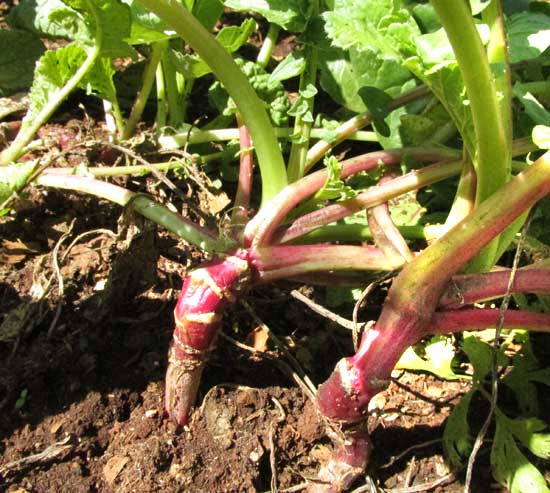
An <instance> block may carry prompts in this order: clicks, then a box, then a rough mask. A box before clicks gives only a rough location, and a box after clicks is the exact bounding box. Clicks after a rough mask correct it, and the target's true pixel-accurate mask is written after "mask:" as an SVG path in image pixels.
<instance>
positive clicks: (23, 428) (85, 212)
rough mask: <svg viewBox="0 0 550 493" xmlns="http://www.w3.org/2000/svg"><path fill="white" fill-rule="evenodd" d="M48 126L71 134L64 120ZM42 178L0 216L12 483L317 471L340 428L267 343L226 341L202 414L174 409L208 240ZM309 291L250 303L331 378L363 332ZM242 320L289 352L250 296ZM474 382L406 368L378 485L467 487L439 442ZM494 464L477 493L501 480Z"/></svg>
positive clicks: (296, 476)
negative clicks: (185, 318)
mask: <svg viewBox="0 0 550 493" xmlns="http://www.w3.org/2000/svg"><path fill="white" fill-rule="evenodd" d="M47 129H49V130H51V135H52V138H53V136H54V135H59V126H50V127H48V128H47ZM47 129H46V130H47ZM73 157H74V156H73ZM147 183H148V182H147V181H144V182H143V183H142V184H141V185H140V186H143V187H146V186H147ZM30 192H31V194H30V195H28V196H27V197H26V199H25V200H22V201H21V202H20V203H18V204H17V209H18V212H17V214H16V215H13V216H8V217H7V218H4V219H3V220H2V224H0V237H1V238H2V249H1V253H0V255H1V256H2V265H1V267H0V307H1V308H0V310H1V313H2V314H3V318H2V324H1V325H0V358H1V361H2V365H1V366H0V400H1V402H0V408H1V409H0V410H1V414H0V440H1V441H0V452H1V453H2V458H1V459H0V476H1V480H0V491H3V492H4V491H6V492H11V493H14V492H18V493H23V492H29V493H31V492H32V493H40V492H62V491H71V492H105V493H108V492H161V491H162V492H168V491H169V492H190V493H192V492H197V493H198V492H203V491H214V492H262V491H274V489H273V488H274V485H276V487H277V488H278V489H279V491H285V489H286V488H292V487H298V486H300V485H304V484H305V482H306V481H307V480H308V479H311V478H314V477H315V472H316V470H317V469H318V467H319V464H320V463H322V462H323V461H324V460H325V459H326V458H327V456H328V454H329V452H330V449H331V444H330V441H329V440H328V439H327V438H326V435H325V430H324V427H323V424H322V422H321V421H320V419H319V417H318V415H317V413H316V410H315V407H314V405H313V403H312V402H311V401H310V400H309V399H308V398H307V397H306V396H304V394H303V393H302V391H301V390H300V389H299V388H298V387H296V386H295V385H294V384H293V382H292V381H291V380H290V379H289V377H288V375H287V373H285V372H281V370H280V365H278V364H276V363H274V362H273V360H272V359H271V358H265V357H262V356H261V354H262V353H261V352H259V353H257V354H251V353H249V352H247V351H243V350H242V349H240V348H238V347H236V346H234V345H231V344H229V343H227V342H226V339H220V341H219V344H218V347H217V349H216V351H214V353H213V355H212V357H211V361H210V365H209V366H208V368H207V370H206V372H205V376H204V380H203V382H202V386H201V392H200V399H199V407H197V409H196V410H195V411H194V413H193V415H192V417H191V420H190V423H189V425H187V426H185V427H178V426H176V425H175V424H174V423H172V422H170V421H168V420H167V419H165V417H164V414H163V402H162V399H163V374H164V370H165V367H166V354H167V349H168V342H169V340H170V336H171V331H172V323H173V322H172V316H171V311H172V309H173V306H174V303H175V300H176V297H177V292H178V288H179V284H180V281H181V276H182V274H183V273H184V271H185V270H186V269H188V268H190V267H191V266H192V265H195V264H196V263H197V262H199V261H200V258H199V256H198V255H197V253H196V252H194V251H193V250H191V249H190V248H189V247H188V246H187V245H185V244H184V243H183V242H178V241H177V240H175V239H174V238H173V237H171V236H170V235H167V234H166V233H165V232H164V231H161V230H157V229H156V228H155V227H154V226H152V225H151V224H150V223H147V222H145V221H142V220H140V219H139V218H138V217H135V216H131V215H129V214H128V213H127V212H125V211H121V210H120V208H117V207H116V206H113V205H111V204H109V203H107V202H103V201H99V200H97V199H95V198H90V197H86V196H82V195H76V194H61V193H59V192H55V191H45V190H39V191H38V190H30ZM198 206H200V204H199V205H198ZM54 257H57V258H58V265H59V275H60V277H58V276H57V275H56V272H55V266H54V262H53V259H54ZM60 278H62V279H63V290H62V292H61V291H60V287H59V279H60ZM297 287H298V286H295V285H290V284H281V285H277V286H271V287H264V288H261V289H257V290H255V291H253V292H252V293H251V294H250V296H249V298H248V302H249V304H250V306H251V307H252V309H253V310H254V312H255V313H256V314H257V316H259V317H260V318H261V319H262V320H263V321H264V322H265V323H266V324H268V325H269V326H270V327H271V328H272V330H273V331H274V332H275V333H276V334H277V335H278V337H279V338H280V339H281V340H283V341H284V342H285V343H286V345H287V347H288V348H289V350H290V351H291V352H292V354H293V355H294V356H295V357H296V359H297V360H298V362H299V363H300V365H301V366H302V368H303V369H304V371H305V372H306V373H307V374H308V376H309V377H310V378H311V379H312V380H313V381H314V382H315V383H320V382H321V381H322V380H323V379H324V378H326V376H327V375H328V373H329V372H330V370H331V368H332V367H333V364H334V362H335V361H336V360H337V359H339V358H340V357H342V356H344V355H346V354H350V352H351V351H352V348H351V341H350V339H351V337H350V334H349V333H348V332H345V331H341V330H340V329H338V328H337V327H335V326H334V324H333V323H332V322H330V321H328V320H326V319H323V318H321V317H319V316H317V315H315V314H312V313H311V312H310V311H309V309H308V308H306V307H305V306H304V305H302V304H301V303H299V302H298V301H296V300H294V299H293V298H292V297H290V296H289V290H290V289H292V288H297ZM302 289H303V290H304V291H305V292H307V294H308V295H309V296H311V297H316V298H318V300H319V301H321V300H322V299H324V297H323V291H322V290H320V289H317V290H313V289H312V288H307V287H302ZM380 299H382V295H380ZM374 300H375V301H376V297H375V298H374ZM347 308H348V309H349V310H351V308H352V307H351V306H349V307H347ZM370 308H372V309H374V310H376V309H377V307H376V306H373V307H370ZM349 310H348V311H349ZM343 314H344V315H346V313H343ZM347 316H348V317H349V313H348V314H347ZM255 329H256V330H255ZM225 333H226V334H227V335H228V336H231V337H232V338H233V339H237V340H239V341H241V342H242V343H246V344H249V345H254V346H256V347H258V348H260V349H261V350H263V349H267V350H269V351H270V354H271V353H273V354H276V355H277V357H278V358H279V360H280V361H285V356H284V355H282V354H279V353H277V352H276V351H275V349H274V348H273V347H272V346H271V345H269V343H267V344H268V346H267V347H265V344H266V343H265V341H264V339H263V338H262V334H261V330H257V326H256V324H255V323H254V321H253V319H252V317H251V316H250V314H249V313H248V312H247V310H246V309H245V308H244V307H242V306H237V307H236V308H235V310H233V311H232V312H231V313H228V314H227V316H226V323H225ZM287 363H288V361H287ZM468 386H469V384H468V383H466V382H443V381H440V380H438V379H436V378H434V377H432V376H428V375H421V374H413V373H406V372H396V373H395V379H394V381H393V383H392V384H391V385H390V387H389V388H388V390H387V391H385V392H384V393H382V394H380V395H379V396H378V397H376V398H375V400H374V401H373V404H372V409H371V411H372V415H371V418H370V420H369V428H370V430H371V433H372V438H373V442H374V446H375V452H374V455H373V459H372V461H371V465H370V469H369V474H370V475H371V477H372V480H373V481H374V482H375V484H377V485H379V486H380V487H383V488H387V489H388V491H420V490H415V489H408V488H413V487H415V486H417V487H418V486H419V485H425V486H430V485H432V486H433V487H432V488H424V489H422V491H438V492H448V493H451V492H459V491H462V489H463V486H462V476H461V474H460V472H458V473H457V474H456V475H453V474H451V475H449V473H450V471H449V468H448V467H447V465H446V464H445V461H444V458H443V453H442V447H441V441H440V439H441V436H442V431H443V426H444V423H445V420H446V418H447V416H448V414H449V411H450V409H451V408H452V406H453V405H454V404H456V402H457V401H458V400H459V398H460V396H461V395H462V394H463V393H464V392H466V391H467V389H468ZM403 452H405V454H403ZM486 462H487V457H486V456H482V457H481V458H480V465H481V467H480V468H479V471H478V474H477V481H478V482H480V485H481V486H480V489H478V490H474V491H487V489H488V488H489V484H490V483H491V479H490V473H488V468H487V467H485V466H486V465H487V464H486ZM484 463H485V464H484ZM273 482H274V483H273ZM360 484H361V483H359V485H358V486H360ZM438 484H439V485H438ZM291 491H299V490H297V489H291ZM363 491H364V490H363Z"/></svg>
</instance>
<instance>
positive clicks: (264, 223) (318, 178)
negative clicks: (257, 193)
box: [245, 148, 460, 247]
mask: <svg viewBox="0 0 550 493" xmlns="http://www.w3.org/2000/svg"><path fill="white" fill-rule="evenodd" d="M404 156H409V157H411V158H413V159H417V160H419V161H427V162H433V161H440V160H442V159H452V158H456V153H455V152H454V151H442V150H439V149H437V150H434V149H422V148H410V149H395V150H386V151H377V152H371V153H368V154H365V155H363V156H359V157H356V158H353V159H349V160H347V161H344V162H343V163H342V173H341V177H342V179H345V178H348V177H349V176H351V175H353V174H355V173H359V172H361V171H366V170H369V169H373V168H376V167H377V166H379V165H380V164H385V165H388V166H389V165H395V164H399V163H400V162H401V161H402V159H403V157H404ZM458 172H460V167H459V169H458V171H453V174H454V173H458ZM326 180H327V171H326V170H320V171H316V172H315V173H312V174H310V175H307V176H305V177H303V178H301V179H300V180H298V181H296V182H294V183H292V184H291V185H289V186H287V187H285V188H284V189H283V190H282V191H281V192H279V193H278V194H277V195H276V196H275V197H274V198H273V199H272V200H271V201H269V203H267V204H265V205H264V206H263V207H262V208H261V210H260V212H259V213H258V214H257V215H256V216H255V217H254V219H252V220H251V221H250V222H249V223H248V225H247V227H246V230H245V237H246V240H247V242H248V243H252V245H253V246H255V247H257V246H261V245H267V244H269V243H270V241H271V238H272V236H273V234H274V232H275V229H276V228H277V227H278V226H279V225H280V224H281V221H282V220H283V219H284V218H285V217H286V215H287V214H288V213H289V212H290V211H291V210H292V209H293V208H294V207H295V206H296V205H298V204H299V203H300V202H302V201H303V200H304V199H306V198H308V197H310V196H311V195H313V194H314V193H315V192H316V191H317V190H319V189H320V188H321V187H322V186H323V185H324V184H325V182H326ZM416 186H417V187H418V184H417V185H416ZM360 208H362V207H360Z"/></svg>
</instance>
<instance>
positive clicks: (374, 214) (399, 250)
mask: <svg viewBox="0 0 550 493" xmlns="http://www.w3.org/2000/svg"><path fill="white" fill-rule="evenodd" d="M393 178H395V176H394V175H393V174H390V173H388V174H387V175H385V176H384V177H383V178H382V179H381V180H380V181H379V183H380V185H384V184H385V183H388V182H390V181H391V180H392V179H393ZM367 222H368V225H369V229H370V231H371V233H372V236H373V238H374V242H375V244H376V245H377V246H378V247H379V248H380V249H381V250H382V251H383V252H384V253H385V254H386V256H387V257H388V258H391V257H397V258H400V259H401V258H402V259H404V260H406V261H407V262H410V261H411V260H412V259H413V254H412V252H411V250H410V249H409V245H407V242H406V240H405V238H403V235H402V234H401V232H400V231H399V229H397V227H396V226H395V224H394V222H393V220H392V218H391V215H390V208H389V207H388V204H387V202H385V203H384V204H381V205H377V206H376V207H372V208H371V209H367Z"/></svg>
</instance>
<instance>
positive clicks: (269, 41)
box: [256, 24, 281, 68]
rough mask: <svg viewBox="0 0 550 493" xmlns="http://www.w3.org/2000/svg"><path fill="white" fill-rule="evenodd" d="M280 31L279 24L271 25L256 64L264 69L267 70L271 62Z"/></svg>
mask: <svg viewBox="0 0 550 493" xmlns="http://www.w3.org/2000/svg"><path fill="white" fill-rule="evenodd" d="M280 30H281V28H280V27H279V26H278V25H277V24H269V28H268V30H267V34H266V36H265V39H264V42H263V43H262V47H261V49H260V52H259V53H258V56H257V58H256V63H257V64H258V65H260V66H261V67H263V68H266V67H267V64H268V63H269V60H271V54H272V53H273V48H275V45H276V44H277V38H278V36H279V31H280Z"/></svg>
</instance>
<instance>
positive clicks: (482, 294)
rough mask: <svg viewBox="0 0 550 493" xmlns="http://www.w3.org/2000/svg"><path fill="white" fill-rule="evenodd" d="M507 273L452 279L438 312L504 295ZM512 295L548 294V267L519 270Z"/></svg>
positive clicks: (549, 291)
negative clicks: (440, 309)
mask: <svg viewBox="0 0 550 493" xmlns="http://www.w3.org/2000/svg"><path fill="white" fill-rule="evenodd" d="M509 279H510V270H508V269H503V270H499V271H495V272H485V273H482V274H466V275H459V276H453V278H452V280H451V282H450V283H449V285H448V286H447V289H446V290H445V291H444V293H443V296H441V298H440V300H439V307H440V308H460V307H462V306H466V305H471V304H473V303H476V302H478V301H481V300H488V299H491V298H499V297H502V296H504V295H505V294H506V290H507V288H508V282H509ZM511 293H544V294H550V266H542V265H541V266H537V265H536V264H535V265H532V266H529V267H523V268H522V269H518V270H517V271H516V273H515V276H514V283H513V285H512V287H511Z"/></svg>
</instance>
